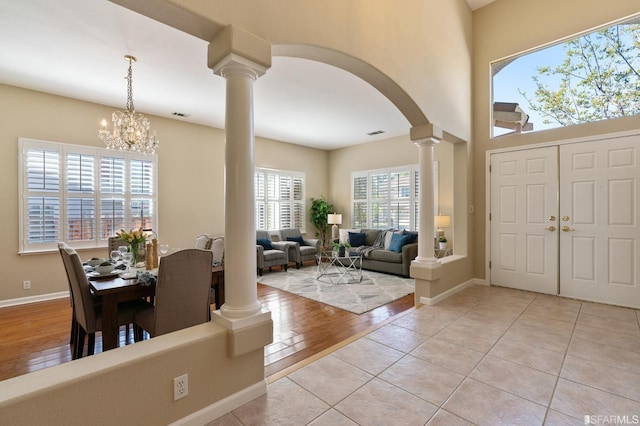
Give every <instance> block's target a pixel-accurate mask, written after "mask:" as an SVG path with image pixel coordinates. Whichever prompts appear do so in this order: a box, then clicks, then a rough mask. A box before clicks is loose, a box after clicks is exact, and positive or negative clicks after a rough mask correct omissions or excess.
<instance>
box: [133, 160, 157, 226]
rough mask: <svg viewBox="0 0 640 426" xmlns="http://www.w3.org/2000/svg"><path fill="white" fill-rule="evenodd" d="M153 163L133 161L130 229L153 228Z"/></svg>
mask: <svg viewBox="0 0 640 426" xmlns="http://www.w3.org/2000/svg"><path fill="white" fill-rule="evenodd" d="M153 169H154V167H153V162H152V161H147V160H131V162H130V176H131V177H130V180H131V203H130V207H131V210H130V212H129V214H130V221H129V226H130V228H132V229H134V228H142V229H152V228H153V216H154V215H153V211H154V210H153V195H154V192H153V182H154V174H153Z"/></svg>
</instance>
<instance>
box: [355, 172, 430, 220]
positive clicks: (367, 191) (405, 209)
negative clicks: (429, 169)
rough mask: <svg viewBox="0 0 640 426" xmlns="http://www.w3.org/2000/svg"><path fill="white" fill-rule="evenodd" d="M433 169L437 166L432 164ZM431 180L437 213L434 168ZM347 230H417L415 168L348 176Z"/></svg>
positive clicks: (418, 203)
mask: <svg viewBox="0 0 640 426" xmlns="http://www.w3.org/2000/svg"><path fill="white" fill-rule="evenodd" d="M434 165H436V166H437V162H434ZM435 173H436V174H435V177H436V179H435V180H434V182H435V183H436V184H435V188H436V193H435V194H436V196H435V199H436V210H437V168H436V172H435ZM351 197H352V198H351V227H352V228H378V229H380V228H395V229H408V230H415V231H417V230H418V221H419V211H418V208H419V205H420V173H419V167H418V165H417V164H416V165H412V166H404V167H396V168H391V169H381V170H367V171H359V172H353V173H352V174H351Z"/></svg>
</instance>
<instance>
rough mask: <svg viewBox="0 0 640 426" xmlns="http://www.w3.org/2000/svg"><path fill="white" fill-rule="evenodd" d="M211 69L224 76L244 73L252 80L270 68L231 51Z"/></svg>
mask: <svg viewBox="0 0 640 426" xmlns="http://www.w3.org/2000/svg"><path fill="white" fill-rule="evenodd" d="M211 69H212V70H213V73H214V74H216V75H219V76H222V77H224V78H228V77H229V76H232V75H243V76H245V77H249V78H250V79H252V80H257V79H258V77H261V76H263V75H264V74H265V73H266V72H267V69H268V68H267V67H264V66H262V65H260V64H258V63H256V62H253V61H251V60H250V59H247V58H244V57H242V56H240V55H237V54H235V53H230V54H228V55H227V56H225V57H224V58H222V60H221V61H220V62H218V63H217V64H215V65H214V66H213V67H212V68H211Z"/></svg>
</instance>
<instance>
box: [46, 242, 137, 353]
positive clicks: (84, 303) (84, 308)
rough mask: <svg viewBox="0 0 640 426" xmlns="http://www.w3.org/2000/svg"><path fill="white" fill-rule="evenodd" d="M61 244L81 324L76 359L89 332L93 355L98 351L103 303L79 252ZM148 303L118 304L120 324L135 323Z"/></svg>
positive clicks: (78, 319)
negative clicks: (91, 285) (91, 284)
mask: <svg viewBox="0 0 640 426" xmlns="http://www.w3.org/2000/svg"><path fill="white" fill-rule="evenodd" d="M58 247H59V249H60V254H61V255H62V262H63V263H64V266H65V270H66V271H67V278H68V279H69V287H70V289H71V297H72V301H73V302H72V303H73V311H74V317H75V321H76V324H77V330H76V333H75V334H76V336H75V341H74V345H73V359H76V358H82V355H83V352H84V341H85V336H86V335H88V344H87V347H88V348H87V354H88V355H93V354H94V353H95V339H96V331H100V330H102V315H101V306H100V303H97V300H96V299H95V298H94V296H93V295H92V293H91V287H90V286H89V280H88V279H87V275H86V274H85V272H84V268H83V266H82V261H81V260H80V256H78V253H76V251H75V250H74V249H72V248H70V247H68V246H66V245H59V246H58ZM145 307H146V302H145V301H143V300H133V301H130V302H123V303H120V304H118V326H120V325H127V324H131V323H133V319H134V316H135V314H136V312H138V311H140V310H141V309H144V308H145ZM134 333H135V330H134Z"/></svg>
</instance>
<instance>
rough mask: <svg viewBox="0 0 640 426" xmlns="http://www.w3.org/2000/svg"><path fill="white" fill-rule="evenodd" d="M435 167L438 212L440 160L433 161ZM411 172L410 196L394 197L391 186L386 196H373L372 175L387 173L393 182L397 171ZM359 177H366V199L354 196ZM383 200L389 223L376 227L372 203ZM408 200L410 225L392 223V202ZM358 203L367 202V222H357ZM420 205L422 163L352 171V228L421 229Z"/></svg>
mask: <svg viewBox="0 0 640 426" xmlns="http://www.w3.org/2000/svg"><path fill="white" fill-rule="evenodd" d="M433 167H434V173H433V175H434V176H433V178H434V185H433V188H434V189H433V191H434V214H437V211H438V162H437V161H434V162H433ZM407 172H408V173H409V196H408V197H400V198H393V197H392V196H391V195H392V191H391V188H390V187H389V188H388V189H387V194H386V197H382V198H381V197H378V198H373V197H372V196H371V177H372V176H379V175H384V174H386V175H387V182H391V175H392V174H397V173H407ZM358 178H360V179H361V178H366V182H367V183H366V192H367V195H366V199H360V198H359V199H357V200H356V199H355V198H354V185H355V182H354V181H355V179H358ZM383 200H386V211H387V223H386V226H384V227H382V228H380V227H377V228H376V227H374V226H373V225H372V210H373V207H372V204H373V203H381V202H383ZM400 201H406V202H407V204H408V210H409V226H408V227H407V226H404V225H399V224H392V223H391V220H392V217H391V216H392V204H393V203H394V202H396V203H397V202H400ZM356 203H359V204H362V203H365V204H366V221H365V223H364V224H363V223H357V222H356V207H355V206H356ZM419 206H420V165H419V164H412V165H407V166H398V167H387V168H384V169H372V170H362V171H355V172H351V228H367V229H388V228H393V229H406V230H408V231H419V224H420V220H419V210H418V209H419Z"/></svg>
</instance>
